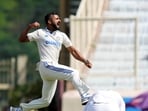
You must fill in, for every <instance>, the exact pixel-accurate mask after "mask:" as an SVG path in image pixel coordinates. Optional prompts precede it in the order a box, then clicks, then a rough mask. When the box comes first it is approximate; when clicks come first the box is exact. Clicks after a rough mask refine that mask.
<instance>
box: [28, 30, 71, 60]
mask: <svg viewBox="0 0 148 111" xmlns="http://www.w3.org/2000/svg"><path fill="white" fill-rule="evenodd" d="M27 36H28V39H29V41H36V43H37V46H38V51H39V55H40V60H41V61H53V62H58V59H59V53H60V50H61V47H62V44H63V45H64V46H65V47H70V46H72V43H71V41H70V39H69V38H68V36H67V35H66V34H65V33H63V32H61V31H59V30H57V31H54V32H52V33H51V32H50V31H49V30H48V29H47V28H45V29H37V30H36V31H34V32H31V33H28V34H27Z"/></svg>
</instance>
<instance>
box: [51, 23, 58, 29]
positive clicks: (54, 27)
mask: <svg viewBox="0 0 148 111" xmlns="http://www.w3.org/2000/svg"><path fill="white" fill-rule="evenodd" d="M52 27H53V29H54V30H60V27H59V26H57V25H56V24H52Z"/></svg>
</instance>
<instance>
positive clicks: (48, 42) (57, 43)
mask: <svg viewBox="0 0 148 111" xmlns="http://www.w3.org/2000/svg"><path fill="white" fill-rule="evenodd" d="M44 44H45V45H53V46H55V47H57V48H59V47H60V46H61V43H60V42H57V41H49V40H46V41H45V42H44Z"/></svg>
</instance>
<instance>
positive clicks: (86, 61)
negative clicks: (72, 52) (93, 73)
mask: <svg viewBox="0 0 148 111" xmlns="http://www.w3.org/2000/svg"><path fill="white" fill-rule="evenodd" d="M84 64H85V65H86V66H87V67H88V68H91V67H92V64H91V63H90V62H89V60H85V61H84Z"/></svg>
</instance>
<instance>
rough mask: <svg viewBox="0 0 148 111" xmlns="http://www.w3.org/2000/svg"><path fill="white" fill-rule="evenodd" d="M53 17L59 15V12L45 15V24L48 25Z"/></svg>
mask: <svg viewBox="0 0 148 111" xmlns="http://www.w3.org/2000/svg"><path fill="white" fill-rule="evenodd" d="M51 15H59V14H58V13H57V12H50V13H48V14H47V15H45V18H44V20H45V23H46V24H48V20H49V19H50V18H51Z"/></svg>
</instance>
